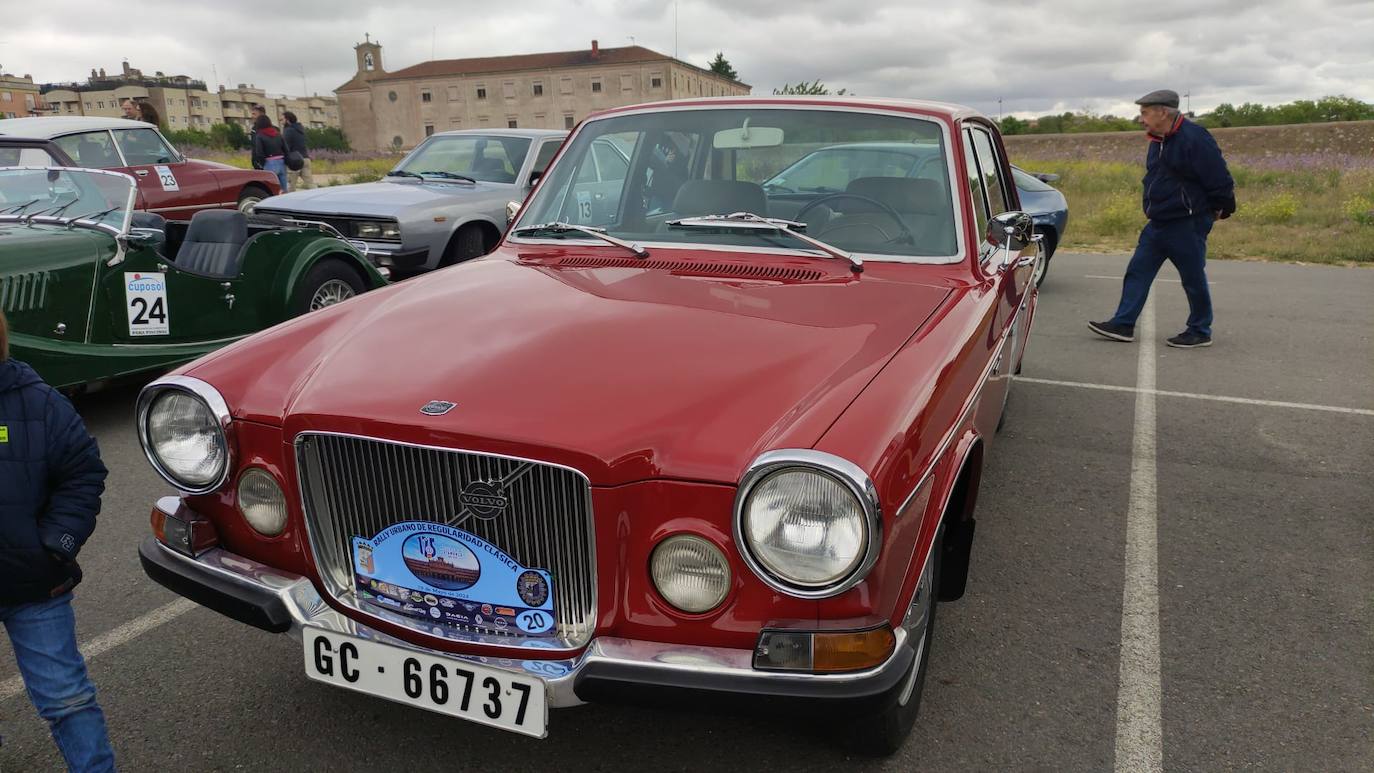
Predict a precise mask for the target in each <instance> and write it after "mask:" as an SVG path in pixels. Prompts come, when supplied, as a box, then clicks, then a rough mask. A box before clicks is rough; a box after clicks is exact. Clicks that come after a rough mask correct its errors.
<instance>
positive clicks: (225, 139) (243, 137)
mask: <svg viewBox="0 0 1374 773" xmlns="http://www.w3.org/2000/svg"><path fill="white" fill-rule="evenodd" d="M210 137H211V138H213V140H214V142H215V144H216V145H219V146H222V147H225V148H229V149H230V150H244V149H246V148H247V147H248V132H246V131H244V130H243V127H242V126H239V125H238V124H236V123H230V122H228V121H226V122H224V123H217V124H215V125H213V126H211V127H210Z"/></svg>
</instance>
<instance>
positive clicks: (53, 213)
mask: <svg viewBox="0 0 1374 773" xmlns="http://www.w3.org/2000/svg"><path fill="white" fill-rule="evenodd" d="M78 201H80V199H72V200H71V201H69V202H67V203H66V204H63V205H62V206H60V207H53V208H52V209H40V210H38V211H37V212H34V213H32V214H30V215H29V216H28V217H26V218H24V224H25V225H28V224H29V223H32V222H33V219H34V218H36V217H44V216H47V217H52V218H55V217H57V216H58V215H60V214H62V213H63V212H66V211H67V207H70V206H71V205H73V204H75V203H76V202H78Z"/></svg>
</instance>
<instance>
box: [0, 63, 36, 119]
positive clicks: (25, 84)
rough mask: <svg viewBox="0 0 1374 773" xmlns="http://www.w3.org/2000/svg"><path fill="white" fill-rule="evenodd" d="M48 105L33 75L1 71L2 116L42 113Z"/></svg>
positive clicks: (0, 102) (0, 98)
mask: <svg viewBox="0 0 1374 773" xmlns="http://www.w3.org/2000/svg"><path fill="white" fill-rule="evenodd" d="M46 111H47V105H46V103H45V101H44V99H43V95H42V94H41V93H40V91H39V87H38V85H37V84H35V83H34V82H33V76H31V75H22V76H21V75H10V74H8V73H5V72H0V118H27V117H29V116H31V115H42V114H44V113H45V112H46Z"/></svg>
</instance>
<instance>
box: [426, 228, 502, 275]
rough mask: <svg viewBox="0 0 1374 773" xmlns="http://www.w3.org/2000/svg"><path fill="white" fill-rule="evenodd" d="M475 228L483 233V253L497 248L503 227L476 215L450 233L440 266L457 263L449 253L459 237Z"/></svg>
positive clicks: (440, 258)
mask: <svg viewBox="0 0 1374 773" xmlns="http://www.w3.org/2000/svg"><path fill="white" fill-rule="evenodd" d="M473 229H476V230H477V231H478V232H479V233H481V234H482V254H483V255H486V254H487V253H489V252H491V251H492V250H494V249H496V245H497V244H498V243H500V241H501V229H499V228H497V227H496V224H495V223H493V222H491V221H490V220H487V219H486V218H482V217H474V218H472V219H470V220H465V221H463V222H462V223H459V224H458V226H457V227H455V228H454V229H453V231H451V232H450V233H449V235H448V240H447V241H445V242H444V251H443V253H442V254H441V255H440V256H439V268H444V267H447V266H452V265H456V263H457V261H450V260H449V255H450V254H451V251H452V249H453V247H454V245H455V244H457V243H458V237H459V236H460V235H462V234H463V233H464V232H465V231H472V230H473ZM479 257H480V256H479Z"/></svg>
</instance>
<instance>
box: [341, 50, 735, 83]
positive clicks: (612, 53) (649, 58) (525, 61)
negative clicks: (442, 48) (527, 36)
mask: <svg viewBox="0 0 1374 773" xmlns="http://www.w3.org/2000/svg"><path fill="white" fill-rule="evenodd" d="M671 61H673V58H672V57H671V56H668V55H667V54H660V53H658V52H657V51H652V50H650V49H647V48H644V47H643V46H625V47H622V48H602V49H600V50H599V51H598V52H597V55H596V56H595V57H593V56H592V50H591V49H590V48H584V49H582V50H581V51H555V52H551V53H547V54H517V55H515V56H485V57H474V58H471V59H437V60H435V61H432V62H421V63H419V64H415V65H411V66H410V67H406V68H403V69H400V70H396V71H395V72H388V73H382V74H379V75H377V76H376V77H374V78H372V79H371V81H372V82H380V81H389V80H400V79H405V78H440V77H445V76H452V75H480V74H484V73H496V72H518V71H522V70H548V69H553V68H560V67H590V66H597V65H608V64H609V65H616V64H637V63H642V62H671ZM681 64H684V65H686V66H687V67H691V68H692V69H694V70H698V71H701V72H705V73H708V74H711V75H714V74H715V73H711V72H710V71H709V70H702V69H701V68H700V67H695V66H693V65H690V64H687V63H686V62H682V63H681ZM717 77H719V76H717ZM745 85H747V84H745ZM366 86H367V82H366V81H364V80H363V79H362V78H360V77H358V76H354V77H353V78H351V79H349V81H348V82H347V83H345V84H344V85H342V86H340V87H339V88H338V89H337V90H338V91H346V90H348V89H350V88H354V89H357V88H366Z"/></svg>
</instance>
